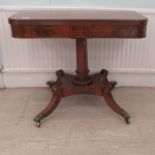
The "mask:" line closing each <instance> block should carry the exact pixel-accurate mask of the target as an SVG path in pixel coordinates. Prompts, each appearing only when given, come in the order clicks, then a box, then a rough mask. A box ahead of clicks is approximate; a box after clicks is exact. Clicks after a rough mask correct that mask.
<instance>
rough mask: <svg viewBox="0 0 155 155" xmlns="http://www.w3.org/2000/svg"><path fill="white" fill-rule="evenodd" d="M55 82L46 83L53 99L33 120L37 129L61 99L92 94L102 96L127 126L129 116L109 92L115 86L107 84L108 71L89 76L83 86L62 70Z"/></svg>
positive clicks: (111, 83)
mask: <svg viewBox="0 0 155 155" xmlns="http://www.w3.org/2000/svg"><path fill="white" fill-rule="evenodd" d="M56 75H57V80H56V82H48V83H47V84H48V85H49V86H50V88H51V90H52V92H53V97H52V99H51V101H50V102H49V104H48V106H47V107H46V108H45V109H44V110H43V111H42V112H41V113H39V114H38V115H37V116H36V117H35V118H34V120H35V121H36V124H37V126H38V127H40V124H41V120H42V119H44V118H45V117H47V116H48V115H49V114H51V113H52V112H53V111H54V110H55V109H56V107H57V106H58V104H59V102H60V100H61V98H62V97H65V96H70V95H76V94H93V95H98V96H103V98H104V99H105V101H106V104H107V105H108V106H109V107H110V108H111V109H112V110H113V111H114V112H116V113H117V114H119V115H121V116H122V117H123V118H124V119H125V122H126V123H127V124H129V119H130V115H129V114H128V113H127V112H126V111H125V110H124V109H122V108H121V107H120V106H119V105H117V103H116V102H115V100H114V99H113V97H112V94H111V91H112V89H113V88H114V87H115V85H116V84H117V83H116V82H109V81H108V79H107V75H108V71H106V70H104V69H103V70H102V71H101V72H100V73H97V74H93V75H90V79H91V82H90V83H86V84H84V83H83V85H78V83H76V84H75V82H74V80H75V78H76V76H74V75H70V74H66V73H64V71H63V70H59V71H57V72H56Z"/></svg>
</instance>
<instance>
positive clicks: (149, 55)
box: [0, 8, 155, 87]
mask: <svg viewBox="0 0 155 155" xmlns="http://www.w3.org/2000/svg"><path fill="white" fill-rule="evenodd" d="M20 9H22V8H20ZM15 10H16V9H15ZM22 10H23V9H22ZM64 10H65V9H64ZM137 11H139V12H141V13H143V14H144V15H145V16H147V17H148V18H149V22H148V32H147V38H145V39H90V40H88V55H89V66H90V70H91V71H93V72H97V71H99V70H100V69H102V68H103V67H104V68H106V69H109V70H110V73H111V74H110V79H114V80H117V81H118V84H119V86H155V61H154V59H155V52H154V49H155V44H154V40H155V29H154V27H155V11H148V10H137ZM14 12H15V11H12V10H7V9H5V10H1V12H0V34H1V35H0V46H1V50H2V57H3V65H4V70H3V77H4V79H3V80H4V85H5V86H6V87H23V86H24V87H29V86H34V87H35V86H38V87H40V86H45V84H46V81H47V80H51V79H55V74H54V72H55V70H57V69H60V68H62V69H64V70H66V71H68V72H72V73H73V72H74V70H75V67H76V66H75V41H74V40H71V39H33V40H31V39H29V40H28V39H15V38H12V37H11V32H10V25H9V24H8V17H9V16H10V15H12V14H13V13H14Z"/></svg>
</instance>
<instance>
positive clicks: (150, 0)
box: [0, 0, 155, 9]
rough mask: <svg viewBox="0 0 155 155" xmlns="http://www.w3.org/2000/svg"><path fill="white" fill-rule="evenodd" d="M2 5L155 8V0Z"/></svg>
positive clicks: (11, 0)
mask: <svg viewBox="0 0 155 155" xmlns="http://www.w3.org/2000/svg"><path fill="white" fill-rule="evenodd" d="M0 5H28V6H29V5H40V6H52V7H108V8H109V7H113V8H151V9H154V8H155V1H154V0H0Z"/></svg>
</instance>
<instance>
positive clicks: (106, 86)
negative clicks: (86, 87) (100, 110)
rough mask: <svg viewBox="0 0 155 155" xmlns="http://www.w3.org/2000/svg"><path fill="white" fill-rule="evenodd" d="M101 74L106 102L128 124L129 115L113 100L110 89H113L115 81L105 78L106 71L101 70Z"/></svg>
mask: <svg viewBox="0 0 155 155" xmlns="http://www.w3.org/2000/svg"><path fill="white" fill-rule="evenodd" d="M101 75H102V76H103V79H104V80H103V97H104V99H105V101H106V104H107V105H108V106H109V107H110V108H111V109H112V110H113V111H114V112H116V113H117V114H119V115H121V116H122V117H123V118H124V119H125V122H126V123H127V124H129V123H130V122H129V119H130V115H129V114H128V113H127V112H126V111H125V110H124V109H122V108H121V107H120V106H119V105H118V104H117V103H116V102H115V100H114V98H113V96H112V94H111V91H112V90H113V89H114V87H115V85H116V84H117V82H109V81H108V79H107V75H108V71H106V70H104V69H103V70H102V71H101Z"/></svg>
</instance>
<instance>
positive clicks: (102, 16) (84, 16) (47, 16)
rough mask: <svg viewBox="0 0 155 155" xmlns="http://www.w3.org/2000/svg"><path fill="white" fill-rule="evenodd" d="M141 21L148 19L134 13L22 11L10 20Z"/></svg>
mask: <svg viewBox="0 0 155 155" xmlns="http://www.w3.org/2000/svg"><path fill="white" fill-rule="evenodd" d="M26 19H27V20H131V21H133V20H135V21H136V20H139V21H145V20H147V18H146V17H144V16H143V15H141V14H139V13H137V12H134V11H107V10H106V11H104V10H91V11H83V10H82V11H76V10H75V11H70V10H67V11H62V10H61V11H60V10H59V11H54V10H51V11H21V12H18V13H16V14H15V15H13V16H11V17H10V20H26Z"/></svg>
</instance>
